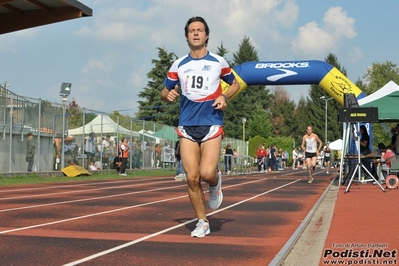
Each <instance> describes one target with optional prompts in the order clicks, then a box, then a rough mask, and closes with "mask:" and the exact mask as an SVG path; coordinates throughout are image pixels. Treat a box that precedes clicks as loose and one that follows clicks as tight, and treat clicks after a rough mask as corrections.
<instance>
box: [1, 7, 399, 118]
mask: <svg viewBox="0 0 399 266" xmlns="http://www.w3.org/2000/svg"><path fill="white" fill-rule="evenodd" d="M79 1H80V2H81V3H83V4H85V5H86V6H88V7H90V8H91V9H93V16H92V17H86V18H80V19H75V20H69V21H65V22H61V23H56V24H51V25H46V26H41V27H37V28H33V29H27V30H23V31H19V32H13V33H9V34H4V35H0V38H1V41H0V62H1V65H0V83H1V84H3V83H4V82H5V81H7V82H8V83H9V84H10V87H8V89H9V90H11V91H12V92H14V93H16V94H19V95H22V96H28V97H34V98H41V99H44V100H48V101H51V102H61V97H60V96H59V91H60V85H61V83H62V82H71V83H72V92H71V95H70V97H69V98H68V100H69V101H70V100H72V98H75V99H76V100H77V102H78V104H79V106H81V107H85V108H87V109H92V110H98V111H104V112H112V111H114V110H121V111H120V112H121V113H123V114H126V113H130V114H131V115H133V114H134V112H135V111H137V107H138V104H137V100H138V99H139V98H138V93H139V91H141V90H142V88H143V87H145V86H146V84H147V73H148V72H149V71H150V70H151V68H152V67H153V65H152V64H151V60H152V59H157V58H158V55H157V49H156V48H157V47H162V48H164V49H166V51H168V52H174V53H176V54H177V55H178V56H179V57H180V56H183V55H184V54H186V53H187V52H188V47H187V43H186V41H185V37H184V25H185V23H186V22H187V20H188V18H190V17H192V16H202V17H204V18H205V19H206V20H207V22H208V25H209V27H210V30H211V33H210V41H209V46H208V48H209V50H211V51H214V52H216V48H217V47H218V46H220V44H221V43H222V42H223V45H224V46H225V47H226V48H227V49H228V50H229V52H230V53H229V54H227V55H226V59H228V60H232V53H234V52H236V51H237V49H238V45H239V43H240V42H241V41H242V39H243V37H244V36H247V37H249V38H250V40H251V41H252V43H253V45H254V46H255V48H256V49H257V51H258V55H259V58H260V61H281V60H310V59H317V60H324V58H325V57H326V56H327V54H328V53H333V54H335V55H336V56H337V57H338V60H339V62H340V63H341V66H343V67H345V68H346V70H347V72H348V78H349V79H351V80H352V82H355V81H356V80H357V78H359V77H360V78H361V77H363V75H364V74H365V72H366V69H367V67H369V66H370V65H371V64H372V63H373V62H385V61H387V60H389V61H392V62H393V63H395V64H399V53H398V51H397V48H398V44H399V40H398V39H399V34H398V33H397V29H398V28H399V19H398V18H399V1H391V0H381V1H364V0H351V1H348V0H334V1H330V0H322V1H320V0H297V1H295V0H231V1H221V0H201V1H187V0H134V1H132V0H118V1H115V0H79ZM285 88H286V89H287V91H288V92H289V93H290V95H291V99H292V100H295V101H297V100H298V99H299V98H300V96H305V97H306V96H307V92H308V88H309V86H304V85H302V86H299V85H298V86H294V85H292V86H286V87H285Z"/></svg>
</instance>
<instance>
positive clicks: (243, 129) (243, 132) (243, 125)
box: [242, 117, 247, 141]
mask: <svg viewBox="0 0 399 266" xmlns="http://www.w3.org/2000/svg"><path fill="white" fill-rule="evenodd" d="M245 122H247V118H246V117H243V118H242V141H245Z"/></svg>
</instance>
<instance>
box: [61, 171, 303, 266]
mask: <svg viewBox="0 0 399 266" xmlns="http://www.w3.org/2000/svg"><path fill="white" fill-rule="evenodd" d="M266 179H267V178H265V179H262V180H266ZM300 180H302V179H297V180H294V181H292V182H289V183H287V184H285V185H282V186H279V187H276V188H274V189H271V190H268V191H265V192H263V193H260V194H258V195H255V196H252V197H250V198H247V199H245V200H242V201H239V202H237V203H234V204H231V205H229V206H227V207H224V208H222V209H219V210H216V211H214V212H211V213H209V214H208V215H207V216H211V215H213V214H216V213H219V212H221V211H225V210H227V209H230V208H233V207H235V206H237V205H240V204H243V203H245V202H247V201H250V200H253V199H256V198H258V197H261V196H264V195H266V194H268V193H270V192H273V191H276V190H278V189H281V188H284V187H286V186H289V185H292V184H294V183H296V182H298V181H300ZM196 220H197V219H192V220H189V221H186V222H184V223H181V224H178V225H175V226H172V227H169V228H166V229H164V230H161V231H158V232H156V233H153V234H150V235H147V236H144V237H141V238H138V239H136V240H133V241H131V242H127V243H125V244H122V245H119V246H116V247H114V248H110V249H107V250H104V251H102V252H99V253H96V254H93V255H91V256H88V257H85V258H82V259H80V260H76V261H73V262H70V263H67V264H64V265H63V266H73V265H78V264H80V263H83V262H86V261H89V260H92V259H95V258H98V257H101V256H104V255H107V254H109V253H112V252H115V251H118V250H120V249H123V248H126V247H129V246H132V245H134V244H137V243H140V242H142V241H144V240H147V239H150V238H153V237H156V236H158V235H161V234H164V233H167V232H169V231H172V230H174V229H177V228H179V227H182V226H185V225H187V224H190V223H192V222H195V221H196Z"/></svg>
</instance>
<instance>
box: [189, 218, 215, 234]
mask: <svg viewBox="0 0 399 266" xmlns="http://www.w3.org/2000/svg"><path fill="white" fill-rule="evenodd" d="M210 233H211V229H210V228H209V223H208V222H205V221H204V220H203V219H199V220H198V223H197V224H196V228H195V229H194V231H192V232H191V237H204V236H206V235H209V234H210Z"/></svg>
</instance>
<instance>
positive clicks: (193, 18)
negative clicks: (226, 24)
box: [184, 16, 210, 46]
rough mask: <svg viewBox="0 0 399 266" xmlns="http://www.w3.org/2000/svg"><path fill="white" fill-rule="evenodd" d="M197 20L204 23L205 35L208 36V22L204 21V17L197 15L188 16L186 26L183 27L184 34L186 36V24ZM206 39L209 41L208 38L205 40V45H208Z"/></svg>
mask: <svg viewBox="0 0 399 266" xmlns="http://www.w3.org/2000/svg"><path fill="white" fill-rule="evenodd" d="M197 21H198V22H201V23H202V24H204V26H205V34H206V36H209V33H210V30H209V27H208V24H207V23H206V21H205V19H203V18H202V17H198V16H197V17H192V18H190V19H189V20H188V21H187V23H186V26H185V27H184V36H186V38H187V36H188V26H189V25H190V24H191V23H193V22H197ZM208 41H209V38H208V39H207V40H206V41H205V46H208Z"/></svg>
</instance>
